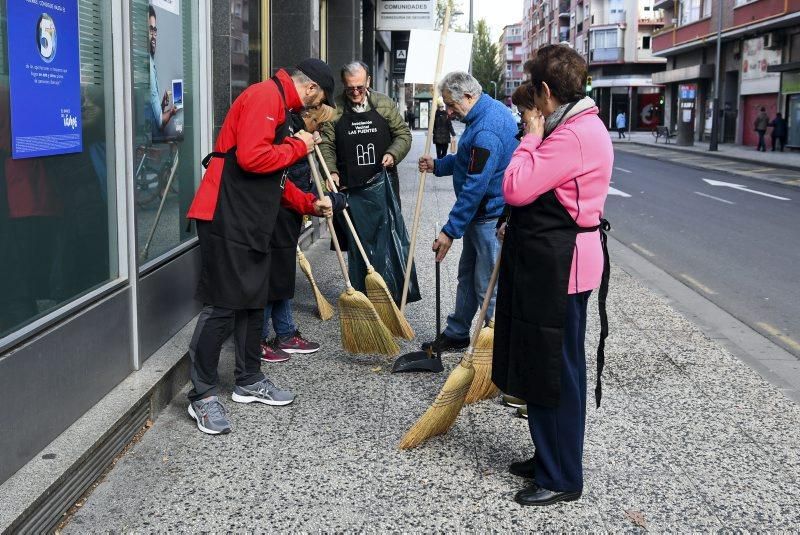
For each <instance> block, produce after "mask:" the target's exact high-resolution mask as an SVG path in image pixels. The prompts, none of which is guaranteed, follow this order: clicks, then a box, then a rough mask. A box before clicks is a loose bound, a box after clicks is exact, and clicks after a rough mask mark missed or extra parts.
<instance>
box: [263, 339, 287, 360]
mask: <svg viewBox="0 0 800 535" xmlns="http://www.w3.org/2000/svg"><path fill="white" fill-rule="evenodd" d="M290 358H292V356H291V355H290V354H289V353H287V352H286V351H283V350H281V349H279V348H278V347H276V346H275V344H274V343H270V342H263V341H262V342H261V360H262V361H263V362H286V361H287V360H289V359H290Z"/></svg>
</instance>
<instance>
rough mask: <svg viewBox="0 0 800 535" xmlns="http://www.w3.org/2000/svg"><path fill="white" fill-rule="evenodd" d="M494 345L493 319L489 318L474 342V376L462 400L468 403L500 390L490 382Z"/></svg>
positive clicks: (480, 399) (489, 396)
mask: <svg viewBox="0 0 800 535" xmlns="http://www.w3.org/2000/svg"><path fill="white" fill-rule="evenodd" d="M493 347H494V320H493V319H492V320H489V324H488V325H486V326H485V327H484V328H483V329H481V332H480V333H479V334H478V341H477V342H475V352H474V355H473V358H472V366H473V367H474V368H475V378H474V379H473V380H472V385H471V386H470V387H469V392H467V398H466V399H465V400H464V402H465V403H466V404H467V405H469V404H470V403H475V402H476V401H483V400H484V399H491V398H493V397H495V396H496V395H497V394H498V393H499V392H500V390H499V389H498V388H497V387H496V386H495V385H494V383H493V382H492V348H493Z"/></svg>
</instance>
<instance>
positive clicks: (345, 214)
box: [314, 145, 374, 271]
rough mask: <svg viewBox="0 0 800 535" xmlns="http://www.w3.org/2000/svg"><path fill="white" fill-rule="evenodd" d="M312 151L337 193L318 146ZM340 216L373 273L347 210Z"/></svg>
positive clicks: (337, 190) (335, 191)
mask: <svg viewBox="0 0 800 535" xmlns="http://www.w3.org/2000/svg"><path fill="white" fill-rule="evenodd" d="M314 150H315V151H316V154H317V161H318V162H319V163H320V165H321V166H322V172H323V173H324V174H325V178H327V179H328V182H329V183H330V185H331V189H333V192H334V193H339V189H338V188H337V187H336V183H335V182H334V181H333V179H332V178H331V172H330V171H329V170H328V164H327V163H325V158H323V157H322V151H321V150H319V145H314ZM342 214H344V220H345V221H347V226H348V227H350V232H351V233H352V234H353V238H354V239H355V240H356V246H358V250H359V251H360V252H361V256H362V257H363V258H364V263H365V264H366V265H367V271H369V270H373V271H374V269H373V268H372V263H371V262H370V261H369V257H368V256H367V252H366V251H365V250H364V246H363V245H361V239H360V238H359V237H358V233H357V232H356V227H355V225H353V221H352V220H351V219H350V214H348V213H347V210H344V211H343V212H342Z"/></svg>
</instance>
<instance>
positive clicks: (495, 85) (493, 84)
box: [489, 80, 497, 100]
mask: <svg viewBox="0 0 800 535" xmlns="http://www.w3.org/2000/svg"><path fill="white" fill-rule="evenodd" d="M489 83H490V84H492V88H493V89H494V99H495V100H497V82H495V81H494V80H489Z"/></svg>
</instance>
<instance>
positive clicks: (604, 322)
mask: <svg viewBox="0 0 800 535" xmlns="http://www.w3.org/2000/svg"><path fill="white" fill-rule="evenodd" d="M609 230H611V224H610V223H609V222H608V221H607V220H605V219H600V243H601V244H602V246H603V277H602V279H601V280H600V293H599V294H598V295H597V308H598V309H599V311H600V343H598V344H597V384H596V386H595V388H594V399H595V402H596V403H597V407H598V408H599V407H600V400H601V399H602V398H603V383H602V376H603V367H604V366H605V364H606V338H607V337H608V314H607V313H606V298H607V297H608V281H609V277H610V276H611V261H610V260H609V257H608V243H607V242H608V235H607V234H606V232H608V231H609Z"/></svg>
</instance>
